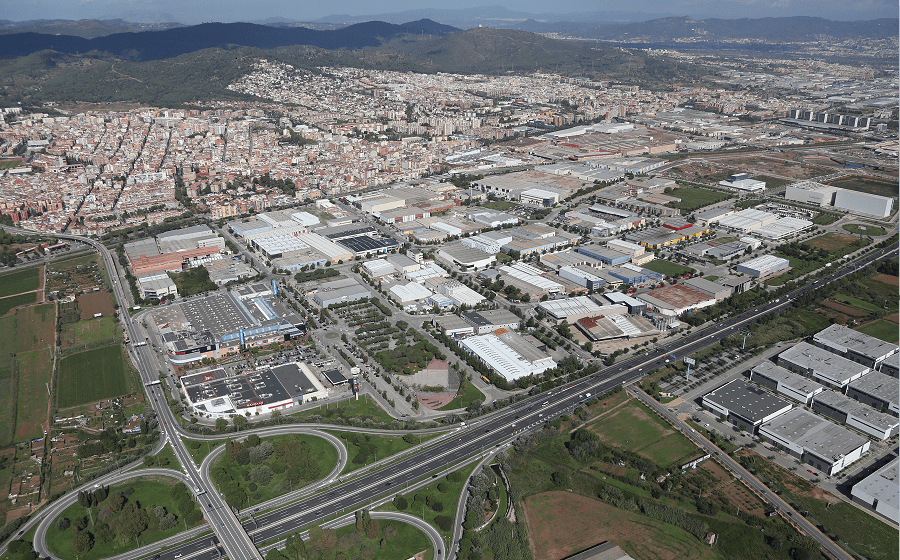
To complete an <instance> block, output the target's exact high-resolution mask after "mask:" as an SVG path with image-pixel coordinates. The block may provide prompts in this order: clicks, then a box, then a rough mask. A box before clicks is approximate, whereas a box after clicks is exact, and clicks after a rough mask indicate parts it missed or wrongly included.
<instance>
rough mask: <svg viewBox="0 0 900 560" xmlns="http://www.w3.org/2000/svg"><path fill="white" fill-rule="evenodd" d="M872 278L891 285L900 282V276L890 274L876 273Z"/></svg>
mask: <svg viewBox="0 0 900 560" xmlns="http://www.w3.org/2000/svg"><path fill="white" fill-rule="evenodd" d="M872 279H873V280H877V281H879V282H881V283H883V284H888V285H890V286H897V285H898V284H900V276H891V275H890V274H876V275H875V276H873V277H872Z"/></svg>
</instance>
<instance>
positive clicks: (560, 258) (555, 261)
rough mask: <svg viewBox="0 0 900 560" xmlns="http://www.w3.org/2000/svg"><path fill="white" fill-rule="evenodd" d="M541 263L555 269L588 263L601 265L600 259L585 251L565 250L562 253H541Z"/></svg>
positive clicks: (587, 264)
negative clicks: (586, 253) (590, 255)
mask: <svg viewBox="0 0 900 560" xmlns="http://www.w3.org/2000/svg"><path fill="white" fill-rule="evenodd" d="M541 264H543V265H544V266H548V267H550V268H552V269H553V270H559V269H560V268H562V267H564V266H579V265H586V266H590V267H597V266H599V265H600V261H598V260H597V259H595V258H593V257H589V256H587V255H585V254H583V253H573V252H571V251H565V252H562V253H546V254H543V255H541Z"/></svg>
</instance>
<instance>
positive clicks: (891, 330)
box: [856, 315, 900, 344]
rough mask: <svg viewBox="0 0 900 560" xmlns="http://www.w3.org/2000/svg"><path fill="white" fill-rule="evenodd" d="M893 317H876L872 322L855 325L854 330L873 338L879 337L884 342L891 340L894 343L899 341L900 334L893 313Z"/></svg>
mask: <svg viewBox="0 0 900 560" xmlns="http://www.w3.org/2000/svg"><path fill="white" fill-rule="evenodd" d="M893 317H894V318H895V320H894V321H888V320H885V319H876V320H874V321H872V322H869V323H866V324H864V325H860V326H858V327H856V330H858V331H859V332H863V333H866V334H868V335H871V336H874V337H875V338H880V339H881V340H884V341H885V342H892V343H894V344H897V342H898V341H900V335H898V332H897V329H898V326H897V321H896V315H894V316H893Z"/></svg>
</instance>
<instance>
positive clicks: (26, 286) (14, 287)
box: [0, 267, 41, 297]
mask: <svg viewBox="0 0 900 560" xmlns="http://www.w3.org/2000/svg"><path fill="white" fill-rule="evenodd" d="M40 283H41V280H40V277H39V276H38V268H37V267H32V268H28V269H25V270H19V271H17V272H13V273H12V274H4V275H3V276H0V297H4V296H11V295H14V294H21V293H22V292H31V291H33V290H37V289H38V288H39V287H40Z"/></svg>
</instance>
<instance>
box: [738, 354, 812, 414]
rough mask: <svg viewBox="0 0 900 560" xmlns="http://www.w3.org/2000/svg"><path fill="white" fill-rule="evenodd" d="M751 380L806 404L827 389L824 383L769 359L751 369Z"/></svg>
mask: <svg viewBox="0 0 900 560" xmlns="http://www.w3.org/2000/svg"><path fill="white" fill-rule="evenodd" d="M750 381H753V382H754V383H758V384H759V385H762V386H763V387H766V388H767V389H771V390H772V391H777V392H779V393H781V394H782V395H785V396H786V397H790V398H792V399H794V400H795V401H797V402H799V403H802V404H805V405H808V404H809V403H810V402H812V399H813V397H815V396H816V395H818V394H819V393H821V392H822V391H824V390H825V386H824V385H820V384H819V383H816V382H815V381H813V380H812V379H810V378H808V377H803V376H802V375H799V374H796V373H794V372H791V371H788V370H786V369H784V368H783V367H780V366H776V365H775V364H773V363H772V362H769V361H766V362H762V363H760V364H759V365H756V366H754V367H753V368H752V369H751V370H750Z"/></svg>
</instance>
